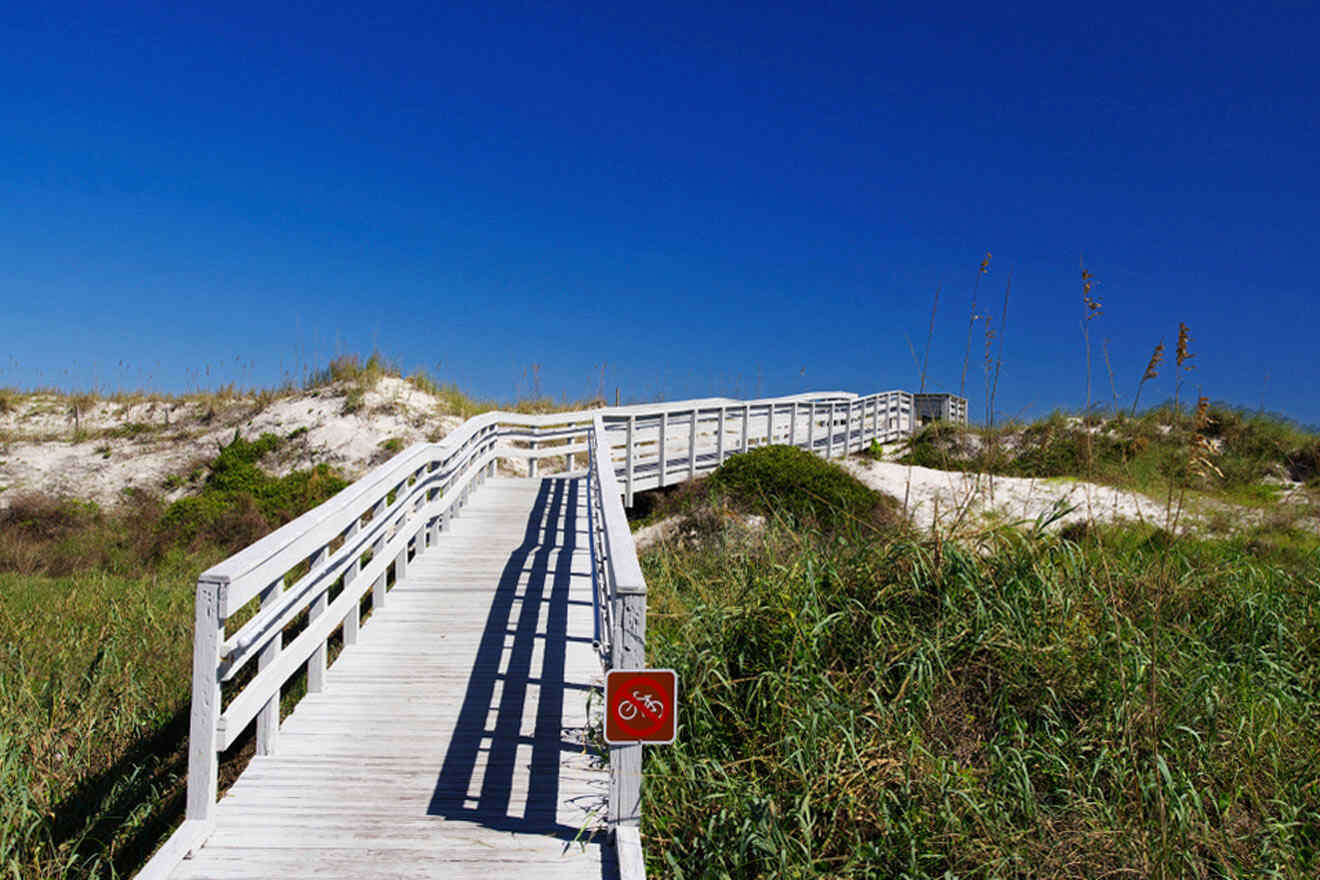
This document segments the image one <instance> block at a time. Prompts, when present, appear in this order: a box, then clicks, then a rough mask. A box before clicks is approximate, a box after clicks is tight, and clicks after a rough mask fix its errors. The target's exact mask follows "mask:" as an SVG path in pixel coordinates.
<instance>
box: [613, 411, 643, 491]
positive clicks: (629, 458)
mask: <svg viewBox="0 0 1320 880" xmlns="http://www.w3.org/2000/svg"><path fill="white" fill-rule="evenodd" d="M636 427H637V416H628V442H627V444H626V445H625V446H624V447H623V468H624V480H625V481H626V482H627V486H626V487H625V492H624V494H625V495H626V496H627V497H626V498H625V499H624V500H625V503H626V504H627V506H628V507H632V506H633V429H634V428H636ZM607 445H608V444H607ZM606 457H607V458H610V467H614V461H613V457H612V456H606Z"/></svg>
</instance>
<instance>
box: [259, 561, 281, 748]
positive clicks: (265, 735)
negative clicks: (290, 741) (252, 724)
mask: <svg viewBox="0 0 1320 880" xmlns="http://www.w3.org/2000/svg"><path fill="white" fill-rule="evenodd" d="M283 591H284V578H279V579H278V580H276V581H275V583H273V584H271V585H270V586H269V587H267V588H266V589H264V590H262V591H261V607H262V608H267V607H269V606H270V603H273V602H274V601H275V600H276V599H278V598H279V595H280V593H282V592H283ZM283 647H284V632H283V630H280V631H278V632H275V633H272V634H271V635H270V636H269V641H267V642H266V646H265V647H264V648H262V649H261V653H260V654H258V655H257V671H258V672H260V671H261V670H263V669H265V668H266V667H267V666H270V665H271V664H272V663H274V662H275V660H276V659H277V658H278V657H279V656H280V650H281V649H282V648H283ZM279 733H280V695H279V694H278V693H276V694H273V695H272V696H271V698H270V699H269V700H267V701H266V705H264V706H262V707H261V711H260V712H258V713H257V754H258V755H273V754H275V744H276V742H277V741H278V739H279Z"/></svg>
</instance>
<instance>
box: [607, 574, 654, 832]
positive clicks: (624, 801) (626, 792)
mask: <svg viewBox="0 0 1320 880" xmlns="http://www.w3.org/2000/svg"><path fill="white" fill-rule="evenodd" d="M613 604H614V614H613V615H612V617H613V625H614V633H613V658H612V660H613V662H612V666H613V668H615V669H644V668H646V592H645V590H644V589H643V591H642V592H639V593H634V592H626V593H625V592H622V591H620V592H619V594H618V595H617V596H616V597H615V599H614V603H613ZM641 816H642V744H641V743H633V744H632V745H625V746H610V800H609V821H610V825H611V827H613V826H617V825H637V824H639V823H640V822H641Z"/></svg>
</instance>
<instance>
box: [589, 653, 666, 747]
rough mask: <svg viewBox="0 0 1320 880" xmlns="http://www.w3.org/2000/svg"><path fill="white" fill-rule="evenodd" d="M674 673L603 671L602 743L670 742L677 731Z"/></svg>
mask: <svg viewBox="0 0 1320 880" xmlns="http://www.w3.org/2000/svg"><path fill="white" fill-rule="evenodd" d="M677 715H678V673H676V672H674V670H672V669H611V670H610V671H609V672H607V673H605V742H607V743H609V744H610V745H612V746H618V745H630V744H632V743H659V744H662V743H671V742H673V741H674V735H675V731H676V730H677V727H678V725H677V723H676V717H677Z"/></svg>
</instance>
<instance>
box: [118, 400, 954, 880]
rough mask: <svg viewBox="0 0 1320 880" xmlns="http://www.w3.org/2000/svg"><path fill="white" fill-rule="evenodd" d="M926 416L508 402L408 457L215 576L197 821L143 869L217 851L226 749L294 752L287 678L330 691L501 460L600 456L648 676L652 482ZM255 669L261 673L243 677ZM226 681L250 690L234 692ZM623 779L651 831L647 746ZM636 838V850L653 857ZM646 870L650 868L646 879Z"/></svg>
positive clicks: (859, 404) (202, 669)
mask: <svg viewBox="0 0 1320 880" xmlns="http://www.w3.org/2000/svg"><path fill="white" fill-rule="evenodd" d="M950 398H951V399H952V400H953V401H954V403H951V404H950V405H949V411H951V412H954V413H958V412H962V413H965V412H966V404H965V401H962V399H961V398H953V397H952V396H950ZM960 406H961V409H959V407H960ZM915 413H916V407H915V405H914V396H913V395H912V394H909V393H908V392H905V391H887V392H880V393H878V394H872V395H868V396H865V397H859V396H857V395H855V394H851V393H848V392H823V393H815V394H798V395H789V396H786V397H776V398H766V399H762V400H750V401H749V400H743V401H739V400H732V399H729V398H703V399H699V400H685V401H675V402H671V403H656V404H643V405H634V406H623V407H612V408H602V409H595V410H580V411H575V412H565V413H551V414H546V415H524V414H521V413H509V412H500V411H495V412H488V413H483V414H481V415H478V416H475V417H473V418H470V419H468V420H467V421H465V422H464V423H463V424H461V425H459V426H458V427H457V428H456V429H455V430H454V431H452V432H451V433H450V434H449V435H448V436H447V437H445V438H444V439H443V440H442V441H440V442H438V443H424V444H416V445H414V446H411V447H409V448H408V449H406V450H404V451H402V452H400V453H399V454H398V455H396V456H394V457H393V458H391V459H390V460H389V461H387V462H385V463H384V464H382V465H380V466H378V467H376V468H374V469H372V470H371V471H370V472H368V473H367V474H366V475H365V476H363V477H362V478H361V479H359V480H357V481H356V482H355V483H353V484H352V485H351V486H349V487H347V488H346V489H344V490H343V491H341V492H340V493H339V494H337V495H335V496H334V497H333V498H331V499H330V500H328V501H326V502H325V503H323V504H321V505H319V506H318V507H316V508H314V509H312V510H310V511H308V512H306V513H304V514H303V515H302V516H299V517H298V518H296V519H294V520H293V521H292V522H289V523H287V524H286V525H284V526H282V527H280V528H279V529H276V530H275V531H274V532H271V533H270V534H269V535H266V536H265V537H264V538H262V539H260V540H258V541H256V542H254V543H253V544H251V545H250V546H248V547H246V548H244V549H243V550H240V551H239V552H238V553H235V554H234V555H233V556H230V557H229V558H228V559H225V560H224V561H222V562H220V563H219V564H217V565H215V566H212V567H211V568H209V569H207V570H206V571H205V572H203V573H202V574H201V575H200V576H199V577H198V581H197V593H196V602H195V612H196V616H195V624H194V637H193V691H192V709H191V727H190V733H189V760H188V797H187V818H186V821H185V823H184V825H183V826H182V827H181V828H180V829H179V830H178V831H176V832H175V835H174V836H173V837H171V839H170V840H169V841H168V842H167V843H166V845H165V846H163V847H162V848H161V850H160V852H158V853H157V855H156V856H155V857H153V858H152V860H151V861H150V862H148V864H147V865H146V866H145V867H144V868H143V870H142V871H141V872H140V873H139V875H138V876H139V877H145V878H154V877H164V876H166V875H167V874H168V872H169V871H170V870H172V868H173V867H174V866H175V865H177V864H178V861H179V860H180V859H182V858H183V857H184V856H186V854H187V853H188V852H190V851H191V850H193V849H195V848H196V847H198V846H200V845H201V843H202V842H203V841H204V840H205V838H206V836H207V835H208V834H209V830H210V829H211V828H212V827H213V823H214V813H215V804H216V799H217V794H218V782H217V770H218V766H217V756H218V754H219V753H220V752H221V751H223V750H225V749H227V748H228V747H229V746H231V745H232V744H233V743H234V742H235V741H236V740H237V739H238V737H239V736H240V735H241V734H242V732H243V731H244V730H245V729H246V728H247V727H248V726H249V725H251V724H252V723H253V722H254V721H255V723H256V725H257V729H256V752H257V754H259V755H267V754H271V753H273V752H274V751H275V750H276V747H277V741H278V734H279V726H280V724H279V721H280V719H279V700H280V689H281V686H282V685H283V683H284V682H285V681H287V680H288V678H289V677H290V676H291V675H292V674H294V673H295V672H297V671H298V669H299V668H300V667H302V666H304V665H305V666H306V669H307V691H308V692H309V693H315V692H317V691H319V690H321V689H322V688H323V687H324V680H325V674H326V667H327V653H326V651H327V649H326V643H327V640H328V639H329V638H330V636H331V635H332V634H333V633H334V631H335V630H336V629H339V628H340V627H341V626H342V631H343V644H344V648H345V650H348V649H350V648H351V646H352V645H353V644H355V643H356V641H357V635H358V630H359V628H360V626H361V619H360V607H361V602H362V600H363V598H364V597H365V596H366V594H367V593H368V592H370V593H371V595H372V607H373V608H381V607H384V605H385V604H386V602H387V601H388V586H389V582H390V576H391V575H393V579H394V581H395V582H398V581H401V580H403V579H404V578H405V577H406V576H407V570H408V565H409V563H410V561H411V560H412V559H414V558H415V557H416V556H418V555H420V554H421V553H423V552H425V550H426V549H427V547H429V546H431V545H434V544H435V543H436V542H437V541H438V538H439V534H440V532H441V531H443V530H444V529H445V528H447V527H448V525H449V523H450V522H451V521H452V519H453V517H454V516H455V515H457V513H458V512H459V510H460V509H461V508H462V507H463V505H464V503H465V502H466V501H467V499H468V497H469V495H470V494H471V492H472V491H473V490H474V489H475V488H476V487H477V486H478V485H480V484H481V483H482V482H483V481H484V480H485V479H487V478H488V477H489V476H492V475H493V474H494V473H495V468H496V466H497V463H498V462H499V461H500V460H505V459H525V460H526V462H527V470H528V473H529V475H531V476H535V475H536V472H537V463H538V462H539V461H540V460H543V459H545V458H547V457H551V456H558V455H562V456H565V457H566V461H567V464H568V466H569V469H570V470H571V469H572V464H573V459H574V457H575V456H576V455H577V454H578V453H583V452H585V453H586V454H587V463H588V468H587V479H588V492H587V496H588V510H587V517H588V529H589V531H590V533H591V534H590V540H589V542H588V543H589V547H590V551H591V564H592V585H593V589H592V593H593V612H594V614H595V623H594V637H593V641H594V642H595V643H596V647H597V649H598V650H600V651H601V652H602V656H603V659H604V661H605V663H606V665H608V666H610V667H613V668H625V669H626V668H641V667H643V666H645V662H646V660H645V644H646V642H645V639H646V580H645V578H644V576H643V574H642V569H641V565H640V564H639V562H638V559H637V552H636V547H635V546H634V544H633V540H632V534H631V531H630V530H629V527H628V521H627V515H626V513H625V511H624V507H625V505H627V506H631V505H632V501H633V497H634V494H635V493H636V492H638V491H642V490H645V489H649V488H653V487H657V486H665V485H669V484H671V483H675V482H679V481H681V480H686V479H691V478H693V477H695V476H696V475H698V474H700V473H706V472H708V471H711V470H714V469H715V468H717V467H719V465H720V464H722V463H723V462H724V461H725V460H727V459H728V457H729V456H731V455H734V454H736V453H738V452H742V451H746V450H748V449H750V448H753V447H754V446H761V445H766V444H773V443H779V442H787V443H790V444H793V445H797V446H802V447H804V448H806V449H809V450H811V451H813V452H816V453H819V454H823V455H825V456H827V457H828V456H834V455H839V454H847V453H848V452H849V451H853V450H857V449H861V448H864V447H865V446H866V445H867V444H869V443H870V442H872V441H874V440H881V441H882V442H883V441H886V440H892V439H897V438H899V437H902V436H905V435H907V434H909V433H911V432H912V431H913V429H914V427H915V426H914V421H913V420H914V415H915ZM882 419H883V424H882V423H881V420H882ZM619 453H621V454H619ZM290 580H291V581H292V583H291V584H290V585H289V586H288V588H287V589H286V588H285V582H286V581H290ZM336 589H338V593H337V594H335V595H334V597H333V598H332V597H331V593H332V592H334V591H335V590H336ZM249 605H251V606H253V612H252V613H251V616H250V617H247V619H246V620H245V621H244V623H243V624H242V626H240V627H238V628H237V630H236V631H234V632H232V633H230V634H228V635H226V623H227V621H229V620H230V619H234V618H236V617H238V616H241V615H244V614H246V612H245V610H244V609H245V608H246V607H247V606H249ZM303 615H306V620H307V622H306V626H305V627H304V628H303V630H302V632H301V633H299V634H298V636H297V637H296V638H294V639H293V641H291V642H290V643H289V644H288V645H284V644H283V633H284V630H285V629H286V628H287V627H288V625H289V624H291V623H293V622H295V621H297V620H298V619H300V618H301V617H302V616H303ZM253 662H255V663H256V670H255V671H254V673H253V674H251V675H250V676H246V677H245V678H240V676H239V673H240V672H243V671H244V670H247V669H249V668H250V667H251V665H252V663H253ZM236 679H237V680H238V682H240V683H241V684H239V683H235V680H236ZM226 684H228V685H229V688H230V689H231V690H234V691H235V692H234V693H231V694H227V695H226V694H225V692H224V686H225V685H226ZM225 696H228V697H229V702H228V703H226V702H225V701H224V698H225ZM610 775H611V781H610V802H609V820H610V825H611V827H612V828H613V829H619V828H624V829H632V830H629V831H628V839H629V840H633V839H634V838H636V835H635V828H636V825H637V823H638V822H639V820H640V815H641V746H640V745H631V746H611V748H610ZM636 839H637V840H638V843H637V845H636V846H629V847H623V848H621V851H622V850H623V849H627V850H628V852H635V853H636V856H637V858H638V859H640V857H641V847H640V839H639V838H636ZM640 870H641V869H640V862H639V863H638V864H637V865H632V866H631V867H630V868H629V871H628V875H629V876H632V875H633V874H634V873H636V875H637V876H640V873H639V872H640Z"/></svg>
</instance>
